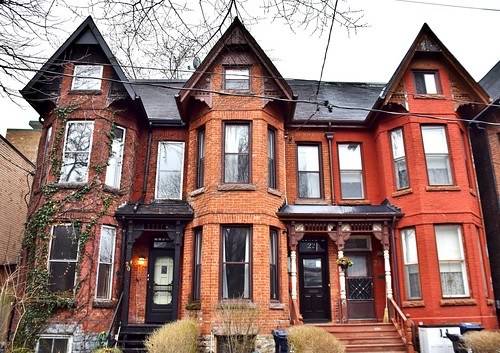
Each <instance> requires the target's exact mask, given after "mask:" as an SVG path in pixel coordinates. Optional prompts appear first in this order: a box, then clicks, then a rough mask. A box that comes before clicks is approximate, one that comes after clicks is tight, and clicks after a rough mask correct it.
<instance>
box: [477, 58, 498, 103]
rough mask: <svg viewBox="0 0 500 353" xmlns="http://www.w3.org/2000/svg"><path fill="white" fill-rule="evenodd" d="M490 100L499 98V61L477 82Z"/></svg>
mask: <svg viewBox="0 0 500 353" xmlns="http://www.w3.org/2000/svg"><path fill="white" fill-rule="evenodd" d="M479 84H480V85H481V86H482V87H483V88H484V89H485V91H486V92H488V94H489V95H490V97H491V98H500V61H499V62H497V64H496V65H495V66H493V68H492V69H491V70H490V71H489V72H488V73H487V74H486V75H485V76H484V77H483V78H482V79H481V80H480V81H479Z"/></svg>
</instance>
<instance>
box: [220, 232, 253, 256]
mask: <svg viewBox="0 0 500 353" xmlns="http://www.w3.org/2000/svg"><path fill="white" fill-rule="evenodd" d="M247 242H248V234H247V229H245V228H227V229H225V232H224V262H245V261H248V249H247Z"/></svg>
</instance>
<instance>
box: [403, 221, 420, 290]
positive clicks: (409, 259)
mask: <svg viewBox="0 0 500 353" xmlns="http://www.w3.org/2000/svg"><path fill="white" fill-rule="evenodd" d="M401 240H402V242H403V261H404V271H405V283H406V297H407V298H408V299H419V298H421V297H422V295H421V294H420V274H419V270H418V253H417V238H416V234H415V228H407V229H403V230H402V231H401Z"/></svg>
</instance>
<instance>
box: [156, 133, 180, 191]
mask: <svg viewBox="0 0 500 353" xmlns="http://www.w3.org/2000/svg"><path fill="white" fill-rule="evenodd" d="M158 158H159V160H158V171H157V187H156V197H157V198H160V199H180V198H181V195H182V172H183V167H184V142H161V143H160V144H159V155H158Z"/></svg>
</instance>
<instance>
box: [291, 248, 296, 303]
mask: <svg viewBox="0 0 500 353" xmlns="http://www.w3.org/2000/svg"><path fill="white" fill-rule="evenodd" d="M296 261H297V251H296V250H292V251H290V277H291V280H292V300H297V263H296Z"/></svg>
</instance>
